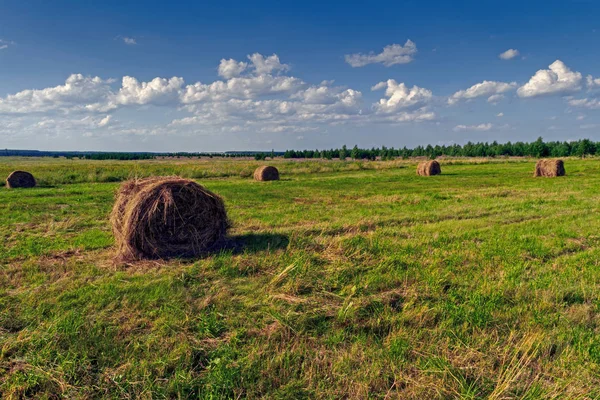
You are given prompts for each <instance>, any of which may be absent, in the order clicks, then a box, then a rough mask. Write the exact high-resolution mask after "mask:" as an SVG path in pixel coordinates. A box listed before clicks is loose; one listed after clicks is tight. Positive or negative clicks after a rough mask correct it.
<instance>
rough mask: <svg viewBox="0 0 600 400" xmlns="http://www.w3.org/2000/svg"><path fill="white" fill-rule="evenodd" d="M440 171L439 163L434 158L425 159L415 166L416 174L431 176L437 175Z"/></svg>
mask: <svg viewBox="0 0 600 400" xmlns="http://www.w3.org/2000/svg"><path fill="white" fill-rule="evenodd" d="M441 173H442V168H441V167H440V163H439V162H437V161H435V160H430V161H425V162H422V163H420V164H419V165H418V166H417V175H421V176H431V175H439V174H441Z"/></svg>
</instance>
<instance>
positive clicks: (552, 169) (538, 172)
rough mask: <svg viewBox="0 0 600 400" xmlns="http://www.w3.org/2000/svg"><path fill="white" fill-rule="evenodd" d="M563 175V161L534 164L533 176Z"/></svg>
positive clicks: (544, 161)
mask: <svg viewBox="0 0 600 400" xmlns="http://www.w3.org/2000/svg"><path fill="white" fill-rule="evenodd" d="M564 175H565V163H564V162H563V160H539V161H538V162H537V163H536V164H535V172H534V174H533V176H535V177H538V176H544V177H555V176H564Z"/></svg>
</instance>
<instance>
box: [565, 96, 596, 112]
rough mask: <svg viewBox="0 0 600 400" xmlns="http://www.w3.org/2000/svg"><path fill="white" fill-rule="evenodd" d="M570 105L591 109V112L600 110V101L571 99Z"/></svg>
mask: <svg viewBox="0 0 600 400" xmlns="http://www.w3.org/2000/svg"><path fill="white" fill-rule="evenodd" d="M569 105H571V106H573V107H583V108H589V109H591V110H598V109H600V99H588V98H585V99H571V100H569Z"/></svg>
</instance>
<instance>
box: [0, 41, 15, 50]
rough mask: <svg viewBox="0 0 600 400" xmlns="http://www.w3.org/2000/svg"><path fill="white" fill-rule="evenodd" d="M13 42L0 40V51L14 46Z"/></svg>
mask: <svg viewBox="0 0 600 400" xmlns="http://www.w3.org/2000/svg"><path fill="white" fill-rule="evenodd" d="M14 45H15V42H13V41H12V40H4V39H0V50H4V49H8V48H9V47H10V46H14Z"/></svg>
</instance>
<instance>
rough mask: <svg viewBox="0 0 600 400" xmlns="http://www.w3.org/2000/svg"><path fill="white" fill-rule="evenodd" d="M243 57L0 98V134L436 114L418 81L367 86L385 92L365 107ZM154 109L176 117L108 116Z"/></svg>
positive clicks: (329, 85)
mask: <svg viewBox="0 0 600 400" xmlns="http://www.w3.org/2000/svg"><path fill="white" fill-rule="evenodd" d="M248 60H249V61H241V62H240V61H237V60H234V59H223V60H221V62H220V63H219V64H218V74H219V76H220V79H217V80H215V81H212V82H207V83H202V82H196V83H192V84H188V85H186V84H185V82H184V80H183V78H181V77H171V78H164V77H156V78H154V79H150V80H148V81H142V80H139V79H138V78H136V77H133V76H124V77H122V79H121V81H120V82H117V81H115V80H113V79H102V78H100V77H91V76H84V75H82V74H73V75H71V76H69V77H68V78H67V80H66V81H65V82H64V84H61V85H58V86H53V87H48V88H45V89H28V90H23V91H21V92H18V93H15V94H10V95H7V96H5V97H0V122H1V124H0V134H4V132H7V131H10V130H12V131H15V132H16V131H18V132H20V135H21V137H24V135H25V134H32V137H34V136H35V134H34V133H33V132H43V133H44V134H51V135H59V136H61V137H63V138H65V137H67V136H66V135H79V136H81V135H84V134H85V135H87V136H88V137H99V136H103V135H117V134H118V135H130V136H131V135H136V136H138V135H142V136H143V135H159V134H161V135H163V134H164V135H166V134H171V133H177V134H181V135H185V134H198V133H199V132H212V133H213V134H217V133H219V132H242V131H243V132H258V133H261V132H262V133H281V134H286V133H299V132H306V133H308V132H313V131H321V132H323V131H326V129H327V128H326V126H335V125H340V124H349V123H353V124H368V123H382V124H384V123H389V124H398V123H410V122H421V121H431V120H434V119H435V118H436V115H435V113H434V112H433V111H432V110H431V109H430V108H429V107H430V103H431V102H432V98H433V95H432V93H431V91H430V90H427V89H424V88H420V87H418V86H413V87H412V88H409V87H407V86H406V85H405V84H404V83H397V82H396V81H395V80H393V79H391V80H388V81H385V82H381V83H379V84H377V85H375V86H374V87H373V89H374V90H379V89H385V96H384V98H382V99H381V100H380V101H379V102H377V103H375V104H373V105H370V104H364V102H363V96H362V93H361V92H360V91H358V90H355V89H352V88H348V87H342V86H335V85H334V84H333V81H322V82H321V83H319V84H309V83H306V82H304V81H303V80H302V79H299V78H297V77H294V76H291V75H289V74H288V71H289V70H290V67H289V65H288V64H285V63H282V62H281V60H280V59H279V57H278V56H277V55H275V54H274V55H271V56H263V55H261V54H258V53H256V54H252V55H249V56H248ZM156 107H162V108H163V109H165V110H167V112H169V111H170V110H172V111H175V110H176V111H177V112H178V113H180V114H184V115H181V116H178V117H177V118H175V119H173V118H169V120H170V121H171V122H170V123H168V122H167V121H165V122H164V123H163V124H162V125H160V124H159V125H154V126H146V125H145V124H144V123H143V122H142V121H139V120H138V121H126V120H125V121H115V119H114V113H116V112H118V111H119V110H121V109H124V108H133V109H137V110H139V111H140V112H152V113H155V112H158V110H157V109H156ZM186 114H187V115H186ZM124 115H126V114H124ZM166 115H168V114H165V116H166ZM6 118H11V119H12V120H14V121H16V120H21V119H25V120H27V121H30V122H31V121H32V122H31V124H30V125H28V126H24V124H25V122H20V125H19V126H18V127H17V126H16V125H15V124H8V123H4V122H3V121H4V119H6ZM199 128H201V129H199ZM27 132H29V133H27Z"/></svg>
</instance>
